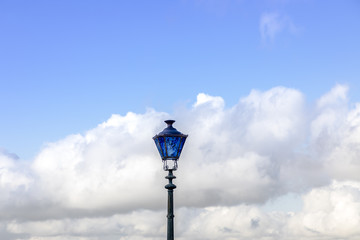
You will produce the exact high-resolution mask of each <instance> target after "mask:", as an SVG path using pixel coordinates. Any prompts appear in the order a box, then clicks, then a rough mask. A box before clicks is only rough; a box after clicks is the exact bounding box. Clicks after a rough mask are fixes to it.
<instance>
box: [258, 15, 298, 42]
mask: <svg viewBox="0 0 360 240" xmlns="http://www.w3.org/2000/svg"><path fill="white" fill-rule="evenodd" d="M259 30H260V34H261V39H262V41H263V42H264V43H269V42H270V43H271V42H273V41H274V40H275V38H276V36H277V35H279V34H280V33H282V32H288V33H291V34H296V33H297V32H298V31H299V30H298V27H296V26H295V25H294V23H293V22H292V20H291V19H290V18H289V17H288V16H285V15H281V14H279V13H277V12H265V13H263V14H262V15H261V17H260V25H259Z"/></svg>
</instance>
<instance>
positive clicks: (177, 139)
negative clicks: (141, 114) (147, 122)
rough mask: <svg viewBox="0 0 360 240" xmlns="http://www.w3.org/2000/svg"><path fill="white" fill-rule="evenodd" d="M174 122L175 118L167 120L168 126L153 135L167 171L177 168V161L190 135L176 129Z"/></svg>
mask: <svg viewBox="0 0 360 240" xmlns="http://www.w3.org/2000/svg"><path fill="white" fill-rule="evenodd" d="M174 122H175V121H174V120H166V121H165V123H166V124H167V125H168V126H167V128H165V129H164V130H163V131H162V132H161V133H159V134H157V135H155V136H154V137H153V139H154V141H155V144H156V147H157V149H158V151H159V153H160V156H161V158H162V161H163V164H164V170H165V171H168V170H176V169H177V166H178V165H177V161H178V159H179V157H180V154H181V151H182V149H183V146H184V143H185V140H186V138H187V136H188V135H185V134H182V133H181V132H179V131H178V130H176V129H175V128H174V127H173V126H172V125H173V123H174Z"/></svg>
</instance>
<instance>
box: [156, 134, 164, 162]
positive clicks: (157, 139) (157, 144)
mask: <svg viewBox="0 0 360 240" xmlns="http://www.w3.org/2000/svg"><path fill="white" fill-rule="evenodd" d="M154 141H155V144H156V147H157V149H158V151H159V153H160V156H161V158H163V157H164V154H163V151H162V149H161V146H160V143H159V138H155V139H154Z"/></svg>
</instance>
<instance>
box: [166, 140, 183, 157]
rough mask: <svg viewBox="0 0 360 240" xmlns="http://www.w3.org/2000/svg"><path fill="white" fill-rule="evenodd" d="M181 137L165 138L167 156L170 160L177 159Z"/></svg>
mask: <svg viewBox="0 0 360 240" xmlns="http://www.w3.org/2000/svg"><path fill="white" fill-rule="evenodd" d="M180 139H181V137H166V150H167V156H168V157H170V158H177V157H178V150H179V144H180Z"/></svg>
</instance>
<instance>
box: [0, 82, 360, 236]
mask: <svg viewBox="0 0 360 240" xmlns="http://www.w3.org/2000/svg"><path fill="white" fill-rule="evenodd" d="M347 91H348V88H347V87H346V86H342V85H337V86H335V87H334V88H333V89H332V90H331V91H330V92H329V93H327V94H325V95H324V96H322V97H321V98H319V100H318V101H317V103H316V105H314V106H313V107H309V106H308V105H307V104H306V101H305V97H304V95H303V94H302V93H301V92H300V91H298V90H295V89H289V88H285V87H276V88H272V89H270V90H268V91H264V92H261V91H257V90H253V91H251V92H250V94H249V95H248V96H245V97H243V98H241V99H240V100H239V102H238V103H237V104H236V105H234V106H231V107H226V105H225V102H224V100H223V98H221V97H219V96H210V95H207V94H204V93H201V94H199V95H198V96H197V100H196V102H195V103H194V104H193V105H192V107H191V108H190V109H185V110H184V109H183V110H182V111H181V112H177V113H175V114H174V115H169V114H168V113H162V112H157V111H155V110H152V109H149V110H148V111H146V112H145V113H143V114H136V113H132V112H129V113H128V114H126V115H124V116H121V115H117V114H114V115H113V116H111V117H110V118H109V119H108V120H107V121H106V122H104V123H101V124H99V125H98V126H97V127H95V128H94V129H91V130H89V131H87V132H86V133H84V134H75V135H70V136H68V137H66V138H64V139H62V140H59V141H57V142H53V143H49V144H47V145H46V146H45V147H44V148H43V149H42V150H41V151H40V153H39V154H38V156H36V157H35V159H34V160H33V161H31V162H27V163H24V162H22V161H21V160H19V159H18V158H17V157H16V155H12V154H9V153H6V152H5V151H1V152H0V186H2V187H1V196H0V200H1V205H0V210H1V211H0V219H1V221H0V223H1V225H0V237H1V239H26V240H30V239H31V240H34V239H37V240H38V239H44V240H50V239H51V240H53V239H64V240H67V239H68V240H69V239H86V240H90V239H105V240H106V239H109V240H110V239H111V240H112V239H162V238H163V236H164V233H165V231H166V229H165V224H164V223H165V218H164V216H165V212H164V211H165V206H166V191H165V190H164V188H163V186H164V185H165V184H166V181H165V179H164V178H163V176H165V173H164V172H163V171H162V164H161V160H160V157H159V156H158V153H157V151H156V148H155V146H154V143H153V142H152V139H151V137H152V136H153V135H155V134H156V133H158V132H160V131H161V130H162V129H163V128H164V127H165V124H164V123H162V120H165V119H168V118H175V119H176V120H178V121H177V122H176V123H175V127H177V128H178V130H180V131H182V132H183V133H186V134H189V138H188V140H187V142H186V145H185V148H184V151H183V153H182V156H181V159H180V160H179V171H177V172H176V176H177V177H178V178H177V179H176V184H177V185H178V188H177V189H176V191H175V195H176V198H175V199H176V207H177V212H176V216H177V217H176V224H177V225H176V229H177V235H178V236H179V239H219V238H221V239H229V240H230V239H239V238H242V239H254V238H256V239H289V238H290V237H291V238H292V239H319V238H321V239H331V238H332V237H339V238H347V239H351V237H354V236H358V237H359V236H360V235H359V234H360V233H359V231H358V230H357V228H356V226H358V223H359V221H360V220H359V219H360V211H359V204H358V203H359V201H360V185H359V176H358V174H357V173H358V172H360V162H359V159H360V149H359V147H358V146H359V139H360V138H359V136H360V130H359V129H360V104H355V105H353V106H355V107H352V108H349V106H350V105H349V103H348V101H349V100H348V99H347V97H346V96H347ZM288 193H292V194H297V195H299V196H300V195H301V196H303V201H304V208H303V209H302V210H301V211H300V212H282V211H275V212H267V211H265V210H263V209H262V208H261V205H262V204H264V203H266V202H267V201H276V198H277V197H279V196H283V195H286V194H288ZM340 220H343V221H347V222H349V221H350V223H349V225H346V226H345V225H344V224H341V223H340V222H338V221H340ZM288 237H289V238H288ZM354 239H356V238H354Z"/></svg>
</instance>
